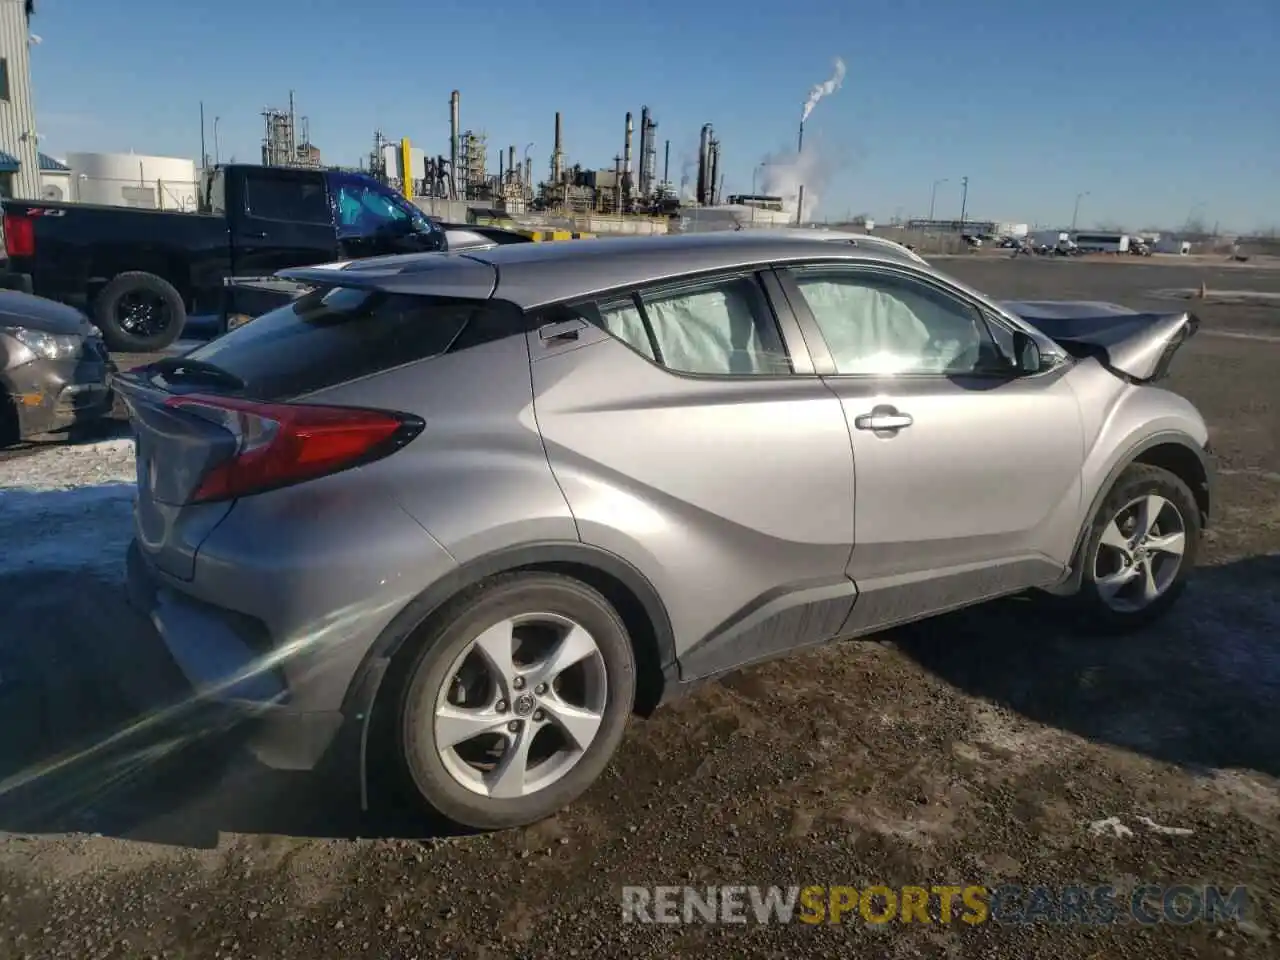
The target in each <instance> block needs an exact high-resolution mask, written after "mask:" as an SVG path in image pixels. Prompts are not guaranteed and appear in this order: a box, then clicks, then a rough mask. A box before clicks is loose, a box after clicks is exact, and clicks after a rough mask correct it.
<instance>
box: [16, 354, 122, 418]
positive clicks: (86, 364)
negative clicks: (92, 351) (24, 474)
mask: <svg viewBox="0 0 1280 960" xmlns="http://www.w3.org/2000/svg"><path fill="white" fill-rule="evenodd" d="M114 369H115V365H114V364H113V363H111V361H110V360H108V359H106V358H105V356H104V357H101V358H97V357H95V358H89V359H83V358H82V359H79V360H45V359H38V360H32V361H30V362H29V363H24V364H22V365H21V366H19V367H15V368H13V369H11V370H6V371H3V372H0V394H4V395H7V399H8V405H9V406H10V407H11V409H12V410H13V412H14V416H15V418H16V421H17V432H18V436H19V438H22V437H31V436H36V435H37V434H42V433H52V432H54V431H56V430H66V429H68V428H70V427H74V426H78V425H81V424H85V423H93V422H96V421H98V420H101V419H102V418H103V417H106V416H109V415H110V413H111V409H112V406H113V404H114V397H113V396H112V393H111V387H110V384H109V378H110V375H111V373H112V372H113V371H114Z"/></svg>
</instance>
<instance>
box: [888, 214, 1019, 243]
mask: <svg viewBox="0 0 1280 960" xmlns="http://www.w3.org/2000/svg"><path fill="white" fill-rule="evenodd" d="M907 229H908V230H921V231H924V232H925V233H959V234H964V235H966V236H970V237H980V238H982V239H984V240H986V239H994V238H995V237H1025V236H1026V235H1027V231H1028V229H1029V227H1028V226H1027V224H1025V223H1012V222H1009V221H1007V220H977V219H975V218H973V217H966V218H965V219H964V220H924V219H916V220H908V221H907Z"/></svg>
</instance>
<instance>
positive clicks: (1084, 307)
mask: <svg viewBox="0 0 1280 960" xmlns="http://www.w3.org/2000/svg"><path fill="white" fill-rule="evenodd" d="M1001 306H1002V307H1004V308H1005V309H1006V310H1008V311H1010V312H1011V313H1013V314H1014V315H1016V316H1018V317H1020V318H1021V319H1023V320H1025V321H1026V322H1027V323H1029V324H1031V325H1032V326H1034V327H1035V328H1036V329H1037V330H1039V331H1040V332H1041V333H1043V334H1044V335H1045V336H1047V337H1049V338H1051V339H1052V340H1053V341H1054V342H1055V343H1057V344H1058V345H1059V346H1061V347H1062V348H1063V349H1064V350H1066V351H1067V352H1068V353H1070V354H1071V355H1072V356H1075V357H1093V358H1095V359H1097V360H1098V362H1099V363H1101V364H1102V365H1103V366H1105V367H1106V368H1107V369H1109V370H1111V371H1112V372H1113V373H1115V374H1116V375H1117V376H1120V377H1123V378H1125V379H1127V380H1131V381H1133V382H1135V383H1152V382H1154V381H1156V380H1159V379H1161V378H1163V377H1164V376H1165V375H1166V374H1167V373H1168V372H1169V365H1170V364H1171V363H1172V361H1173V357H1174V354H1176V353H1177V352H1178V350H1179V349H1180V348H1181V347H1182V345H1183V344H1184V343H1186V342H1187V341H1188V340H1189V339H1191V337H1192V336H1193V335H1194V334H1195V332H1196V330H1197V329H1198V328H1199V326H1200V320H1199V318H1198V317H1197V316H1196V315H1195V314H1194V313H1187V312H1181V313H1142V312H1139V311H1137V310H1130V309H1129V308H1128V307H1122V306H1120V305H1118V304H1114V303H1103V302H1093V301H1083V300H1060V301H1059V300H1017V301H1005V302H1003V303H1001Z"/></svg>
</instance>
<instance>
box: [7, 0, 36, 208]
mask: <svg viewBox="0 0 1280 960" xmlns="http://www.w3.org/2000/svg"><path fill="white" fill-rule="evenodd" d="M34 7H35V2H34V0H0V197H19V198H22V199H27V200H35V199H37V198H38V197H39V196H40V157H39V153H40V149H39V145H38V140H39V134H38V133H37V132H36V111H35V104H34V101H33V100H32V96H31V56H30V44H31V29H30V23H31V16H32V14H33V13H34Z"/></svg>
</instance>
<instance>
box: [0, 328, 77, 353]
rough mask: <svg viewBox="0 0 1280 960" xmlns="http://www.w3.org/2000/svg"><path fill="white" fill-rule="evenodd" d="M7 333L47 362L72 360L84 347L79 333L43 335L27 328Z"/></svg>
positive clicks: (11, 330) (14, 329) (11, 329)
mask: <svg viewBox="0 0 1280 960" xmlns="http://www.w3.org/2000/svg"><path fill="white" fill-rule="evenodd" d="M5 332H6V333H8V334H9V336H11V337H13V339H15V340H17V341H18V342H19V343H20V344H22V345H23V346H24V347H26V348H27V349H28V350H30V351H31V352H32V353H34V354H35V355H36V356H37V357H43V358H44V359H45V360H70V359H72V358H74V357H77V356H79V355H80V350H81V348H82V347H83V346H84V337H82V336H80V334H78V333H42V332H40V331H39V330H28V329H27V328H26V327H9V328H8V329H7V330H6V331H5Z"/></svg>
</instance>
